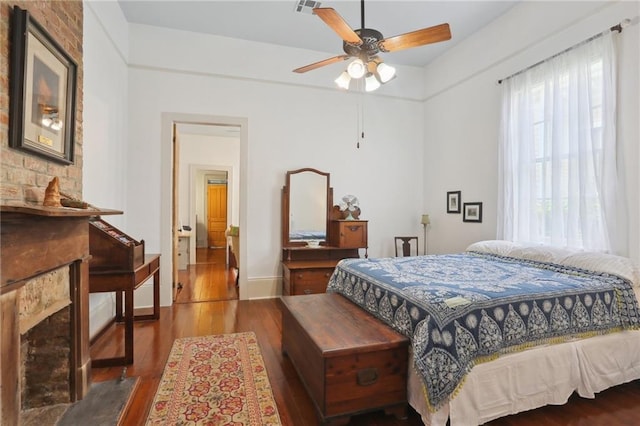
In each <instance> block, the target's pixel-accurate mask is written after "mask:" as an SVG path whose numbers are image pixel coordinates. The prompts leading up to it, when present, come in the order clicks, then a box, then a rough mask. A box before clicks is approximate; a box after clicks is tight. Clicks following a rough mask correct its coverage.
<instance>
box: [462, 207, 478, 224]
mask: <svg viewBox="0 0 640 426" xmlns="http://www.w3.org/2000/svg"><path fill="white" fill-rule="evenodd" d="M463 210H464V214H463V215H462V221H463V222H482V203H464V204H463Z"/></svg>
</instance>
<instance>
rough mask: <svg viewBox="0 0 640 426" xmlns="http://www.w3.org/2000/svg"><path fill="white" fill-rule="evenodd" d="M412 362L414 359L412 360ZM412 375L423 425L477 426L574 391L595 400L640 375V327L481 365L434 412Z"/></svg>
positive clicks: (413, 393) (561, 401)
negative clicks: (606, 390) (598, 393)
mask: <svg viewBox="0 0 640 426" xmlns="http://www.w3.org/2000/svg"><path fill="white" fill-rule="evenodd" d="M410 365H413V359H411V360H410ZM410 370H411V372H410V374H409V382H408V387H409V395H408V398H409V403H410V404H411V406H412V407H413V408H414V409H415V410H416V411H417V412H418V413H419V414H420V415H421V417H422V421H423V422H424V424H425V425H430V426H444V425H445V424H446V422H447V418H448V417H450V420H451V426H476V425H480V424H483V423H486V422H488V421H490V420H493V419H497V418H499V417H504V416H507V415H510V414H515V413H519V412H522V411H526V410H531V409H534V408H538V407H542V406H545V405H550V404H554V405H562V404H565V403H566V402H567V401H568V399H569V397H570V396H571V394H572V393H573V392H574V391H576V392H577V393H578V394H579V395H580V396H582V397H585V398H593V397H594V396H595V394H596V393H597V392H601V391H603V390H605V389H607V388H610V387H612V386H616V385H619V384H622V383H626V382H630V381H632V380H637V379H640V330H636V331H623V332H620V333H612V334H607V335H603V336H596V337H592V338H588V339H582V340H575V341H571V342H567V343H561V344H556V345H547V346H541V347H535V348H532V349H529V350H526V351H523V352H518V353H513V354H508V355H505V356H502V357H500V358H498V359H497V360H495V361H491V362H487V363H483V364H478V365H476V366H474V367H473V369H472V370H471V372H470V373H469V374H468V375H467V377H466V379H465V382H464V385H463V386H462V387H461V388H460V391H459V392H458V394H457V395H456V396H455V397H454V398H452V399H451V400H450V401H449V402H448V403H447V404H445V405H444V406H443V407H442V408H440V410H438V411H437V412H435V413H432V412H430V411H429V409H428V408H427V405H426V401H425V395H424V391H423V385H422V380H421V379H420V377H419V376H418V374H417V373H416V372H415V370H414V369H413V368H410Z"/></svg>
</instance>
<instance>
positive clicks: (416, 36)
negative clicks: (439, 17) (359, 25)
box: [378, 24, 451, 52]
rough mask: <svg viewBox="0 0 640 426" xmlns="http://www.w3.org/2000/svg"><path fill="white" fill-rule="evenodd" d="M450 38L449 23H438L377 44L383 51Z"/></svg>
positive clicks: (407, 47)
mask: <svg viewBox="0 0 640 426" xmlns="http://www.w3.org/2000/svg"><path fill="white" fill-rule="evenodd" d="M450 38H451V30H450V29H449V24H440V25H436V26H434V27H429V28H423V29H421V30H417V31H412V32H410V33H406V34H401V35H397V36H394V37H389V38H385V39H384V40H381V41H380V42H379V43H378V46H379V47H380V50H382V51H383V52H395V51H398V50H403V49H409V48H411V47H418V46H422V45H425V44H429V43H437V42H439V41H445V40H449V39H450Z"/></svg>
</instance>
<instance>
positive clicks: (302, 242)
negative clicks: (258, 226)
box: [282, 168, 367, 295]
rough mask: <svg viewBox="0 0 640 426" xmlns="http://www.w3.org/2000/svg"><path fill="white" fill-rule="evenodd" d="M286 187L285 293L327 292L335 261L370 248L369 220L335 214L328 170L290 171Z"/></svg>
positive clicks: (306, 169) (284, 213)
mask: <svg viewBox="0 0 640 426" xmlns="http://www.w3.org/2000/svg"><path fill="white" fill-rule="evenodd" d="M285 179H286V182H285V186H284V187H283V188H282V294H285V295H297V294H311V293H324V291H325V290H326V288H327V283H328V282H329V278H330V277H331V274H332V273H333V270H334V268H335V266H336V264H337V263H338V262H339V261H340V260H341V259H344V258H350V257H358V256H359V253H358V249H359V248H366V247H367V242H366V238H367V237H366V232H367V231H366V226H367V225H366V221H357V220H350V221H346V220H337V219H338V218H336V217H332V216H333V215H334V213H333V209H334V206H333V189H332V188H331V186H330V185H329V173H325V172H321V171H319V170H316V169H311V168H305V169H298V170H292V171H289V172H287V175H286V178H285Z"/></svg>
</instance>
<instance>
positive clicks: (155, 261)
mask: <svg viewBox="0 0 640 426" xmlns="http://www.w3.org/2000/svg"><path fill="white" fill-rule="evenodd" d="M152 276H153V314H148V315H135V314H134V313H133V292H134V291H135V290H136V289H137V288H138V287H140V286H141V285H142V283H144V282H145V281H147V280H148V279H149V278H150V277H152ZM105 292H115V293H116V321H124V327H125V328H124V352H125V353H124V356H122V357H114V358H103V359H93V360H92V361H91V364H92V366H93V367H110V366H114V365H127V364H133V322H134V321H137V320H157V319H158V318H160V255H159V254H147V255H145V257H144V263H143V264H142V265H140V266H138V267H137V268H135V269H133V270H112V271H105V270H100V271H91V270H90V271H89V293H105ZM123 293H124V311H123V309H122V294H123ZM123 314H124V315H123Z"/></svg>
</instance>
